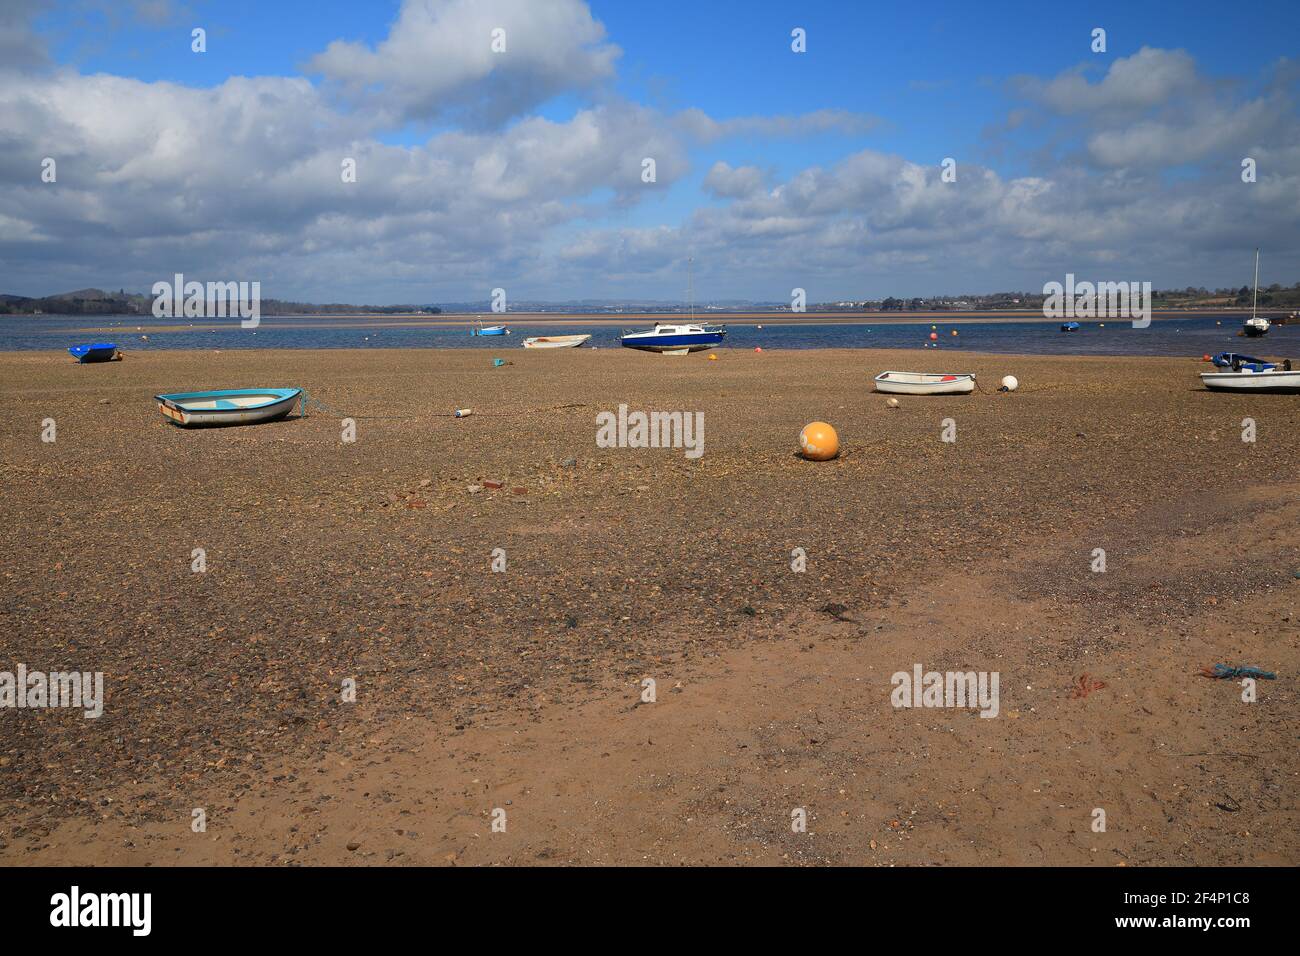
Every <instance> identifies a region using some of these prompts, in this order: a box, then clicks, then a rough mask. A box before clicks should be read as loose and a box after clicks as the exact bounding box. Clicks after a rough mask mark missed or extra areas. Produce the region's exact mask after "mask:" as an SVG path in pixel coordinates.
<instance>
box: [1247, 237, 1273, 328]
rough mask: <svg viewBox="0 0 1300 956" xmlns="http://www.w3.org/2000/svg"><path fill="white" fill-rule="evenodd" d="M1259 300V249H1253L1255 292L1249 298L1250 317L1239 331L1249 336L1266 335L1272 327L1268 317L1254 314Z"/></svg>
mask: <svg viewBox="0 0 1300 956" xmlns="http://www.w3.org/2000/svg"><path fill="white" fill-rule="evenodd" d="M1258 301H1259V249H1256V250H1255V293H1254V295H1253V296H1252V297H1251V300H1250V318H1249V319H1247V320H1246V321H1245V323H1243V325H1242V327H1241V331H1243V332H1245V333H1246V334H1247V335H1249V336H1250V337H1251V338H1258V337H1259V336H1261V335H1267V334H1268V330H1269V329H1270V328H1271V327H1272V326H1271V325H1270V323H1269V321H1268V319H1266V318H1264V317H1263V316H1262V315H1256V314H1255V305H1256V303H1257V302H1258Z"/></svg>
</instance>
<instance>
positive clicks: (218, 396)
mask: <svg viewBox="0 0 1300 956" xmlns="http://www.w3.org/2000/svg"><path fill="white" fill-rule="evenodd" d="M301 395H302V389H300V388H227V389H218V390H217V391H213V392H176V393H173V394H171V395H155V396H154V399H155V400H156V401H157V402H158V403H159V404H158V410H159V411H160V412H162V413H163V414H164V415H166V416H167V417H168V418H169V419H171V420H172V421H173V422H175V423H176V424H177V425H251V424H253V423H254V422H270V421H275V420H276V419H279V418H284V417H285V416H286V415H288V414H289V413H290V412H291V411H293V407H294V406H295V405H296V404H297V403H298V398H299V396H301Z"/></svg>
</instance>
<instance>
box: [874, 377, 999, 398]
mask: <svg viewBox="0 0 1300 956" xmlns="http://www.w3.org/2000/svg"><path fill="white" fill-rule="evenodd" d="M875 382H876V391H877V392H890V393H893V394H895V395H969V394H970V393H971V392H973V391H975V373H974V372H960V373H957V374H945V373H942V372H937V373H931V372H881V373H880V374H879V375H877V376H876V378H875Z"/></svg>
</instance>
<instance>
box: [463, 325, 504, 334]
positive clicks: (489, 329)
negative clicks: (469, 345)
mask: <svg viewBox="0 0 1300 956" xmlns="http://www.w3.org/2000/svg"><path fill="white" fill-rule="evenodd" d="M469 334H470V335H509V334H510V330H509V329H508V328H506V327H505V326H504V325H484V324H483V323H482V322H476V323H474V325H473V326H472V327H471V328H470V330H469Z"/></svg>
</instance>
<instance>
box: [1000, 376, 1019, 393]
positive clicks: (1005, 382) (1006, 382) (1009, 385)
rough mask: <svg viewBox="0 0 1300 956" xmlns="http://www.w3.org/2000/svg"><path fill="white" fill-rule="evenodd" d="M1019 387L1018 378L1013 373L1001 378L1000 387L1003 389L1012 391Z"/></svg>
mask: <svg viewBox="0 0 1300 956" xmlns="http://www.w3.org/2000/svg"><path fill="white" fill-rule="evenodd" d="M1019 387H1020V380H1019V379H1018V378H1016V377H1015V376H1014V375H1007V376H1004V377H1003V379H1002V388H1003V390H1004V391H1008V392H1014V391H1015V390H1016V389H1018V388H1019Z"/></svg>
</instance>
